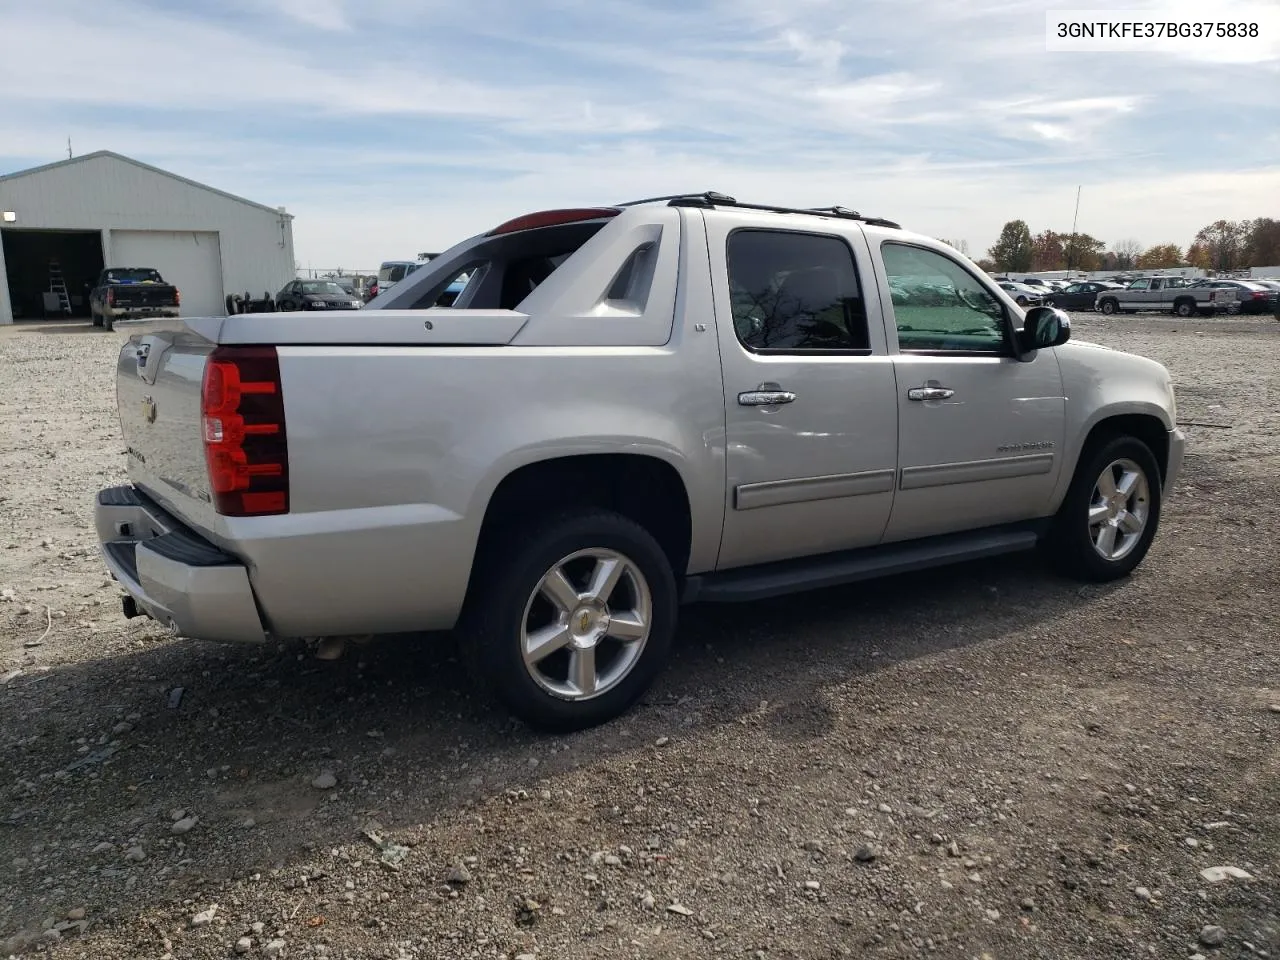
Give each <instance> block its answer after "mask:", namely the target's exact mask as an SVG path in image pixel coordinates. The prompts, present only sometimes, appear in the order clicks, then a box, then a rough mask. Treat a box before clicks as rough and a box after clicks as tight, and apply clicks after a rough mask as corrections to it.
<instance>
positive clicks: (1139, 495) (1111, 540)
mask: <svg viewBox="0 0 1280 960" xmlns="http://www.w3.org/2000/svg"><path fill="white" fill-rule="evenodd" d="M1150 516H1151V487H1150V485H1149V483H1148V482H1147V475H1146V473H1145V472H1144V471H1143V469H1142V468H1141V467H1140V466H1138V464H1136V463H1134V462H1133V461H1132V460H1129V459H1124V460H1113V461H1112V462H1111V463H1109V464H1108V465H1107V466H1106V467H1105V468H1104V469H1103V471H1102V473H1101V475H1099V477H1098V480H1097V482H1096V483H1095V484H1094V485H1093V496H1092V498H1091V499H1090V501H1089V539H1090V540H1092V541H1093V549H1094V550H1096V551H1097V553H1098V556H1100V557H1102V559H1104V560H1109V561H1112V562H1114V561H1117V560H1123V559H1124V558H1125V557H1127V556H1128V555H1129V554H1130V553H1131V552H1132V551H1133V549H1134V548H1135V547H1136V546H1137V545H1138V541H1140V540H1141V539H1142V533H1143V531H1144V530H1146V528H1147V520H1148V519H1149V518H1150Z"/></svg>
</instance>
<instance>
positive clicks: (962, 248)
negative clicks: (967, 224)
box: [938, 237, 969, 257]
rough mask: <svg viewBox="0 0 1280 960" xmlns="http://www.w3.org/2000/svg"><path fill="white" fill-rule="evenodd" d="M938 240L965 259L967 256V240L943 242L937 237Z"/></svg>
mask: <svg viewBox="0 0 1280 960" xmlns="http://www.w3.org/2000/svg"><path fill="white" fill-rule="evenodd" d="M938 239H939V240H941V241H942V242H943V243H945V244H946V245H947V246H948V247H951V248H952V249H954V250H955V251H956V252H957V253H959V254H961V255H962V256H966V257H967V256H969V241H968V240H943V239H942V237H938Z"/></svg>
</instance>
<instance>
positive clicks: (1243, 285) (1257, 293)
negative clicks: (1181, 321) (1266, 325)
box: [1195, 279, 1280, 314]
mask: <svg viewBox="0 0 1280 960" xmlns="http://www.w3.org/2000/svg"><path fill="white" fill-rule="evenodd" d="M1195 286H1196V287H1198V288H1209V289H1212V290H1220V291H1222V292H1223V293H1225V294H1226V295H1227V296H1229V297H1232V298H1234V301H1235V302H1234V303H1233V304H1232V305H1231V312H1232V313H1249V314H1252V313H1274V314H1280V289H1273V288H1272V287H1269V286H1267V285H1265V284H1262V283H1259V282H1258V281H1256V280H1214V279H1205V280H1198V281H1196V283H1195Z"/></svg>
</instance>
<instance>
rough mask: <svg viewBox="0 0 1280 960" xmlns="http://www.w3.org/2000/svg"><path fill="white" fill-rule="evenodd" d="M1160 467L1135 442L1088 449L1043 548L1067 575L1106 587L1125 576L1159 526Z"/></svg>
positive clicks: (1128, 439)
mask: <svg viewBox="0 0 1280 960" xmlns="http://www.w3.org/2000/svg"><path fill="white" fill-rule="evenodd" d="M1160 506H1161V478H1160V467H1159V465H1158V464H1157V463H1156V458H1155V456H1154V455H1153V454H1152V452H1151V448H1150V447H1148V446H1147V445H1146V444H1145V443H1143V442H1142V441H1141V440H1139V439H1137V438H1136V437H1132V436H1127V435H1121V436H1112V437H1109V438H1107V439H1104V440H1102V441H1101V442H1099V443H1094V444H1091V446H1090V447H1086V449H1085V451H1084V453H1083V454H1082V456H1081V458H1080V463H1079V465H1078V466H1077V468H1076V474H1075V477H1074V478H1073V479H1072V481H1071V486H1070V488H1069V489H1068V490H1067V495H1066V497H1065V498H1063V501H1062V506H1061V508H1059V510H1058V514H1057V516H1056V517H1055V518H1054V521H1053V526H1052V527H1051V529H1050V532H1049V536H1048V537H1047V538H1046V541H1045V547H1046V549H1047V551H1048V554H1049V559H1050V561H1051V562H1052V563H1053V564H1054V566H1056V567H1057V568H1058V570H1059V571H1060V572H1062V573H1064V574H1066V575H1067V576H1070V577H1074V578H1076V579H1079V580H1087V581H1092V582H1095V583H1104V582H1107V581H1109V580H1118V579H1120V578H1122V577H1127V576H1128V575H1129V574H1130V573H1132V572H1133V570H1134V568H1135V567H1137V566H1138V564H1139V563H1141V562H1142V560H1143V558H1144V557H1145V556H1146V555H1147V551H1148V550H1149V549H1150V548H1151V541H1152V540H1153V539H1154V538H1155V535H1156V529H1157V528H1158V526H1159V524H1160Z"/></svg>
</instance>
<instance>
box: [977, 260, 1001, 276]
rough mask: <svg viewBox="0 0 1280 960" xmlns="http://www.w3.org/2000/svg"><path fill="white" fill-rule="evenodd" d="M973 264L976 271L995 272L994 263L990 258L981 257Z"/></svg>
mask: <svg viewBox="0 0 1280 960" xmlns="http://www.w3.org/2000/svg"><path fill="white" fill-rule="evenodd" d="M975 262H976V263H977V265H978V269H979V270H982V271H983V272H985V273H995V272H996V262H995V261H994V260H992V259H991V258H990V257H983V258H982V259H981V260H978V261H975Z"/></svg>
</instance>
